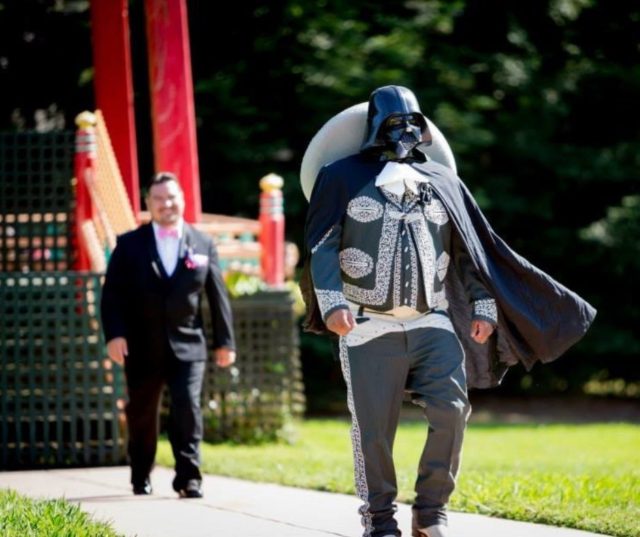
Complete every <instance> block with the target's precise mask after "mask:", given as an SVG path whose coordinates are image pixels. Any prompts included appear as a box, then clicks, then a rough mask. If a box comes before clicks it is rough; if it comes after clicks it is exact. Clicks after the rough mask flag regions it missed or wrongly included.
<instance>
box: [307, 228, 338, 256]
mask: <svg viewBox="0 0 640 537" xmlns="http://www.w3.org/2000/svg"><path fill="white" fill-rule="evenodd" d="M333 229H334V226H331V227H330V228H329V230H328V231H327V232H326V233H325V234H324V235H323V236H322V238H321V239H320V240H319V241H318V242H317V243H316V245H315V246H314V247H313V248H311V255H313V254H315V253H316V252H317V251H318V248H320V246H322V244H323V243H324V242H325V241H326V240H327V239H328V238H329V237H330V236H331V233H332V232H333Z"/></svg>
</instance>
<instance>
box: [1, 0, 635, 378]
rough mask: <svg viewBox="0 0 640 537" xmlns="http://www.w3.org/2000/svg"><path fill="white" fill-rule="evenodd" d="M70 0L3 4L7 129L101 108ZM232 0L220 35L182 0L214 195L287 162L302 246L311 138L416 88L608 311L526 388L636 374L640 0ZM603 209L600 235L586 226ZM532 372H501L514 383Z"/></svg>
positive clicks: (139, 14) (523, 229) (209, 198)
mask: <svg viewBox="0 0 640 537" xmlns="http://www.w3.org/2000/svg"><path fill="white" fill-rule="evenodd" d="M75 4H76V3H75V2H57V1H54V0H44V1H36V0H25V1H23V2H18V1H13V2H5V3H3V6H4V8H3V9H2V10H0V49H1V50H4V51H6V52H4V53H2V54H1V55H0V56H2V66H1V68H0V87H2V88H3V91H4V93H3V96H4V99H3V100H2V103H0V128H5V129H6V128H29V127H33V126H34V122H33V121H32V119H31V118H32V117H33V113H34V111H35V110H36V109H45V110H46V109H49V110H53V109H54V108H55V110H57V112H56V113H57V114H59V113H62V114H63V115H64V117H65V119H66V123H67V125H72V119H73V117H74V116H75V114H77V113H78V112H80V111H81V110H83V109H84V108H87V107H90V106H91V101H92V99H91V95H90V94H89V93H90V87H89V85H87V80H88V79H89V78H90V76H91V71H90V69H91V57H90V34H89V31H90V27H89V24H88V12H87V11H86V5H85V8H84V11H83V10H78V11H75V10H74V9H71V7H70V6H74V5H75ZM143 4H144V3H143V2H132V3H131V16H132V43H133V45H134V51H133V55H134V63H135V62H136V61H137V62H138V63H140V60H139V58H141V57H142V58H143V57H144V50H145V49H144V40H143V39H142V38H141V34H143V32H144V24H143ZM67 7H69V8H68V9H67ZM226 7H227V8H228V10H229V14H228V15H227V20H231V21H242V24H221V25H218V26H216V28H215V31H212V30H211V28H212V27H211V21H212V20H217V19H218V18H219V7H218V5H217V4H216V3H215V2H203V1H200V0H190V1H189V2H188V8H189V16H190V33H191V51H192V61H193V76H194V84H195V98H196V115H197V125H198V143H199V161H200V168H201V177H202V185H201V190H202V196H203V199H202V204H203V208H204V209H205V210H206V211H208V212H216V213H222V214H232V215H239V216H249V217H255V216H256V213H257V207H258V196H259V190H258V188H257V182H258V179H259V178H260V177H262V176H263V175H265V174H266V173H268V172H271V171H274V172H277V173H278V174H280V175H282V176H283V177H284V178H285V186H284V195H285V200H286V201H285V211H286V218H287V228H286V229H287V238H288V240H291V241H294V242H296V243H297V244H298V245H302V230H303V222H304V215H305V211H306V207H307V205H306V201H305V200H304V197H303V196H302V193H301V190H300V187H299V184H298V172H299V166H300V161H301V159H302V156H303V154H304V151H305V149H306V146H307V144H308V142H309V140H310V139H311V137H312V136H313V135H314V134H315V133H316V132H317V131H318V129H319V128H320V127H321V126H322V125H323V124H324V123H325V122H326V121H327V120H329V119H330V118H331V117H332V116H334V115H335V114H336V113H338V112H339V111H341V110H343V109H345V108H347V107H349V106H351V105H353V104H355V103H359V102H363V101H366V100H367V98H368V96H369V94H370V92H371V91H372V90H373V89H375V88H376V87H377V86H380V85H383V84H391V83H392V84H403V85H406V86H409V87H411V88H412V89H413V90H414V91H415V93H416V95H417V96H418V98H419V100H420V102H421V105H422V108H423V111H424V112H425V113H426V114H427V115H428V116H429V117H430V118H431V119H432V120H433V121H434V122H435V123H436V124H437V125H438V127H439V128H440V129H441V130H442V131H443V133H444V134H445V136H446V137H447V139H448V140H449V142H450V143H451V145H452V148H453V151H454V154H455V156H456V160H457V163H458V168H459V172H460V175H461V177H462V178H463V179H464V180H465V182H466V183H467V184H468V185H469V186H470V188H471V189H472V191H473V192H474V194H475V195H476V197H477V199H478V201H479V202H480V204H481V206H482V207H483V209H484V210H485V212H486V214H487V216H488V217H489V219H490V221H491V223H492V225H493V227H494V228H495V229H496V230H497V231H498V233H499V234H501V235H502V236H503V237H504V238H505V239H506V240H507V242H508V243H509V244H510V245H511V246H512V247H513V248H514V249H515V250H516V251H517V252H518V253H521V254H522V255H524V256H525V257H527V258H528V259H530V260H531V261H532V262H533V263H534V264H536V265H537V266H539V267H540V268H542V269H543V270H545V271H547V272H549V273H550V274H552V275H553V276H554V277H555V278H556V279H558V280H559V281H560V282H562V283H564V284H565V285H567V286H568V287H570V288H571V289H573V290H575V291H577V292H578V293H579V294H581V295H582V296H584V297H586V298H587V299H588V300H589V301H591V302H592V303H593V304H594V306H596V307H597V308H598V310H599V314H598V317H597V319H596V323H595V325H594V327H593V328H592V330H591V331H590V332H589V334H588V336H587V338H586V339H585V340H584V341H583V342H582V343H581V344H579V345H578V346H576V347H575V348H573V349H571V350H570V351H569V353H568V355H567V358H565V359H563V360H560V361H559V362H558V363H557V364H556V363H554V364H552V365H550V366H546V367H545V368H535V369H534V371H533V372H531V373H527V374H530V375H532V376H531V382H530V383H529V385H530V386H532V387H536V386H537V387H540V389H543V388H544V387H545V384H546V389H549V390H552V389H555V388H553V386H552V384H553V385H558V386H559V385H560V384H562V383H552V384H548V383H547V381H548V380H549V379H552V378H561V379H564V386H566V389H575V390H579V389H581V387H582V385H584V383H585V382H588V381H589V380H590V379H591V378H594V375H595V376H597V377H598V378H601V377H602V374H603V372H604V373H605V375H606V376H608V378H619V377H620V378H626V379H628V380H630V381H638V380H639V379H640V361H638V360H637V355H638V352H640V350H639V347H640V341H639V339H638V336H637V333H636V329H635V327H636V326H637V324H638V322H639V321H640V306H638V305H637V304H634V303H632V301H631V298H630V297H632V296H638V295H639V294H640V289H639V286H640V280H639V279H638V278H630V277H629V275H632V274H635V273H636V272H637V261H635V260H634V259H637V258H638V256H637V249H638V246H637V245H638V243H637V239H636V238H637V233H636V234H635V235H634V233H633V231H634V228H631V227H629V228H624V229H623V228H622V227H620V226H622V224H621V223H616V224H614V223H613V220H611V219H612V218H613V219H615V218H623V217H622V216H620V217H617V216H614V215H612V214H610V212H609V211H610V209H611V210H613V211H614V212H615V208H616V207H618V208H620V210H624V211H629V210H635V211H636V213H635V214H637V209H632V208H624V207H625V205H624V204H623V202H622V201H621V200H623V199H629V197H631V199H633V197H634V196H635V197H637V195H638V189H637V170H638V169H639V168H640V151H639V150H638V147H639V143H640V133H639V131H638V129H637V125H636V122H635V121H634V120H633V119H632V116H633V110H635V109H636V108H637V100H638V95H639V94H640V50H639V49H638V47H637V36H638V35H639V33H640V5H638V4H634V3H628V2H605V1H604V0H549V1H547V2H508V3H505V2H498V1H495V0H493V1H487V0H456V1H451V2H441V1H437V0H407V1H405V2H399V3H398V2H396V3H394V4H393V7H392V8H390V6H389V5H388V4H385V3H383V2H370V1H367V0H359V1H348V2H347V1H345V0H321V1H318V2H300V0H283V1H281V2H269V3H265V2H259V1H257V0H249V1H247V2H235V3H230V4H228V6H226ZM220 52H222V53H220ZM60 58H65V60H64V61H60ZM140 67H141V68H136V69H134V75H136V79H135V82H136V85H137V86H136V99H137V102H136V105H137V106H138V114H139V121H138V123H139V125H142V126H144V125H146V123H148V119H149V118H148V112H147V110H146V107H148V103H147V102H146V100H145V97H144V96H145V95H147V91H146V88H145V87H144V83H146V81H145V80H144V77H143V76H140V75H139V73H145V72H146V69H145V68H144V65H141V66H140ZM52 106H53V107H54V108H51V107H52ZM56 107H57V108H56ZM52 113H53V112H52ZM139 134H140V136H138V142H139V146H140V154H141V155H142V156H143V157H144V155H150V154H151V150H150V144H151V138H150V134H149V133H148V132H147V131H145V130H144V128H143V129H141V131H140V132H139ZM145 135H146V136H145ZM151 160H152V159H151V158H150V157H147V159H146V161H148V164H146V166H147V168H148V169H147V170H145V169H142V170H141V171H142V173H141V176H142V177H146V176H148V175H150V173H151V169H150V168H151V164H150V162H151ZM144 162H145V159H144V158H141V166H142V167H143V168H144V166H145V164H144ZM621 204H622V205H621ZM624 218H627V217H624ZM603 219H608V220H607V221H608V222H609V224H607V225H608V226H609V227H610V228H611V229H610V232H609V238H608V239H607V240H608V241H609V242H606V241H605V242H603V241H599V242H598V241H596V242H594V241H592V239H591V238H590V237H589V236H588V235H586V234H584V233H581V231H580V230H582V229H586V228H588V227H589V226H590V225H591V224H593V223H594V222H603ZM625 221H628V222H629V223H631V222H633V221H634V220H633V219H631V220H625ZM635 222H637V218H636V220H635ZM625 225H626V224H625ZM612 237H613V238H615V244H612V243H611V242H610V239H611V238H612ZM634 256H635V258H634ZM246 283H248V282H243V284H242V285H245V284H246ZM308 358H309V359H316V358H314V357H312V356H309V357H308ZM569 364H570V365H569ZM524 374H525V373H523V372H517V375H515V374H512V375H510V377H511V378H512V380H509V377H508V379H507V382H508V383H509V382H511V387H512V388H513V387H515V386H519V385H520V378H521V377H522V375H524ZM516 377H517V378H516ZM554 382H555V381H554Z"/></svg>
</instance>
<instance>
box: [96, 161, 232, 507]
mask: <svg viewBox="0 0 640 537" xmlns="http://www.w3.org/2000/svg"><path fill="white" fill-rule="evenodd" d="M146 203H147V208H148V210H149V212H150V213H151V220H152V221H151V223H149V224H144V225H142V226H140V227H139V228H138V229H136V230H134V231H130V232H129V233H125V234H124V235H122V236H120V237H119V238H118V243H117V246H116V248H115V249H114V251H113V254H112V256H111V259H110V261H109V267H108V269H107V274H106V277H105V281H104V287H103V290H102V304H101V310H102V323H103V329H104V333H105V339H106V341H107V352H108V354H109V356H110V357H111V359H112V360H114V361H115V362H117V363H119V364H124V368H125V375H126V379H127V390H128V396H129V401H128V404H127V408H126V416H127V424H128V431H129V443H128V453H129V460H130V464H131V483H132V485H133V492H134V494H151V482H150V479H149V476H150V473H151V470H152V468H153V464H154V460H155V454H156V444H157V440H158V429H159V426H158V411H159V407H160V400H161V395H162V391H163V388H164V386H165V384H166V385H167V386H168V387H169V392H170V396H171V398H170V399H171V403H170V414H169V426H168V433H169V441H170V442H171V448H172V450H173V455H174V458H175V470H176V475H175V478H174V480H173V488H174V490H175V491H176V492H178V494H179V495H180V496H181V497H184V498H200V497H202V487H201V484H202V476H201V474H200V449H199V444H200V440H201V438H202V414H201V411H200V393H201V389H202V381H203V377H204V372H205V363H206V354H207V345H206V341H205V335H204V330H203V321H202V315H201V299H202V294H203V291H204V294H206V295H207V299H208V302H209V308H210V310H211V317H212V324H213V334H214V335H213V337H214V342H213V347H214V349H215V350H214V356H215V360H216V364H217V365H218V366H220V367H227V366H229V365H231V364H233V363H234V361H235V351H234V337H233V327H232V317H231V308H230V306H229V299H228V296H227V292H226V288H225V285H224V281H223V279H222V274H221V271H220V267H219V264H218V256H217V252H216V248H215V246H214V244H213V241H212V239H211V238H210V237H208V236H207V235H205V234H203V233H201V232H199V231H197V230H196V229H194V228H193V227H192V226H190V225H189V224H186V223H185V222H184V220H183V213H184V196H183V193H182V189H181V187H180V184H179V182H178V179H177V177H176V176H175V175H174V174H172V173H167V172H164V173H159V174H157V175H156V176H154V178H153V180H152V182H151V185H150V187H149V192H148V194H147V197H146Z"/></svg>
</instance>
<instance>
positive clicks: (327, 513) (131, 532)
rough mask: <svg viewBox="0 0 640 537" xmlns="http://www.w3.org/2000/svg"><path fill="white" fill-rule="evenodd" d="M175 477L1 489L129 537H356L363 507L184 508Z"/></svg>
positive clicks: (232, 487) (462, 519)
mask: <svg viewBox="0 0 640 537" xmlns="http://www.w3.org/2000/svg"><path fill="white" fill-rule="evenodd" d="M172 478H173V472H172V471H170V470H168V469H166V468H161V467H158V468H156V469H155V470H154V472H153V475H152V483H153V488H154V494H153V495H152V496H133V495H132V494H131V488H130V486H129V469H128V468H127V467H108V468H80V469H70V470H35V471H21V472H1V473H0V489H6V488H10V489H13V490H15V491H17V492H19V493H21V494H25V495H28V496H32V497H40V498H62V497H64V498H66V499H67V500H68V501H71V502H76V503H78V504H79V505H80V507H81V508H82V509H83V510H85V511H87V512H89V513H92V515H93V516H94V517H95V518H96V519H100V520H105V521H109V522H111V524H112V525H113V527H114V528H115V529H116V530H117V531H118V532H120V533H122V534H124V535H126V536H127V537H134V536H137V537H321V536H323V535H332V536H339V537H358V536H360V535H362V528H361V527H360V521H359V516H358V514H357V509H358V507H359V506H360V503H361V502H360V501H359V500H358V499H357V498H355V497H353V496H347V495H343V494H331V493H327V492H317V491H311V490H305V489H297V488H292V487H282V486H279V485H269V484H263V483H253V482H249V481H241V480H239V479H230V478H225V477H217V476H205V478H204V492H205V497H204V498H203V499H199V500H181V499H178V498H177V496H176V494H175V493H174V492H173V490H172V489H171V479H172ZM398 517H399V518H398V520H399V522H400V528H401V529H402V530H403V534H404V535H405V536H408V535H411V531H410V528H411V510H410V508H409V506H408V505H400V506H399V511H398ZM450 528H451V534H452V536H453V537H485V536H486V537H596V534H595V533H588V532H582V531H576V530H567V529H561V528H554V527H550V526H542V525H538V524H527V523H523V522H513V521H508V520H501V519H496V518H489V517H485V516H481V515H470V514H464V513H451V515H450Z"/></svg>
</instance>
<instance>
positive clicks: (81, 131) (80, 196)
mask: <svg viewBox="0 0 640 537" xmlns="http://www.w3.org/2000/svg"><path fill="white" fill-rule="evenodd" d="M76 124H77V126H78V130H77V131H76V154H75V161H74V175H75V177H76V208H75V222H74V225H75V230H74V237H75V241H76V245H75V249H76V252H77V256H76V260H75V264H74V270H90V269H91V263H90V261H89V256H88V252H87V247H86V245H85V244H83V243H82V229H81V226H82V224H83V222H85V221H86V220H91V219H92V218H93V203H92V201H91V196H90V194H89V188H88V186H87V174H92V173H94V172H95V165H96V134H95V129H94V127H93V126H94V125H95V118H94V117H93V114H91V113H89V112H83V113H82V114H80V115H79V116H78V117H77V118H76Z"/></svg>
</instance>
